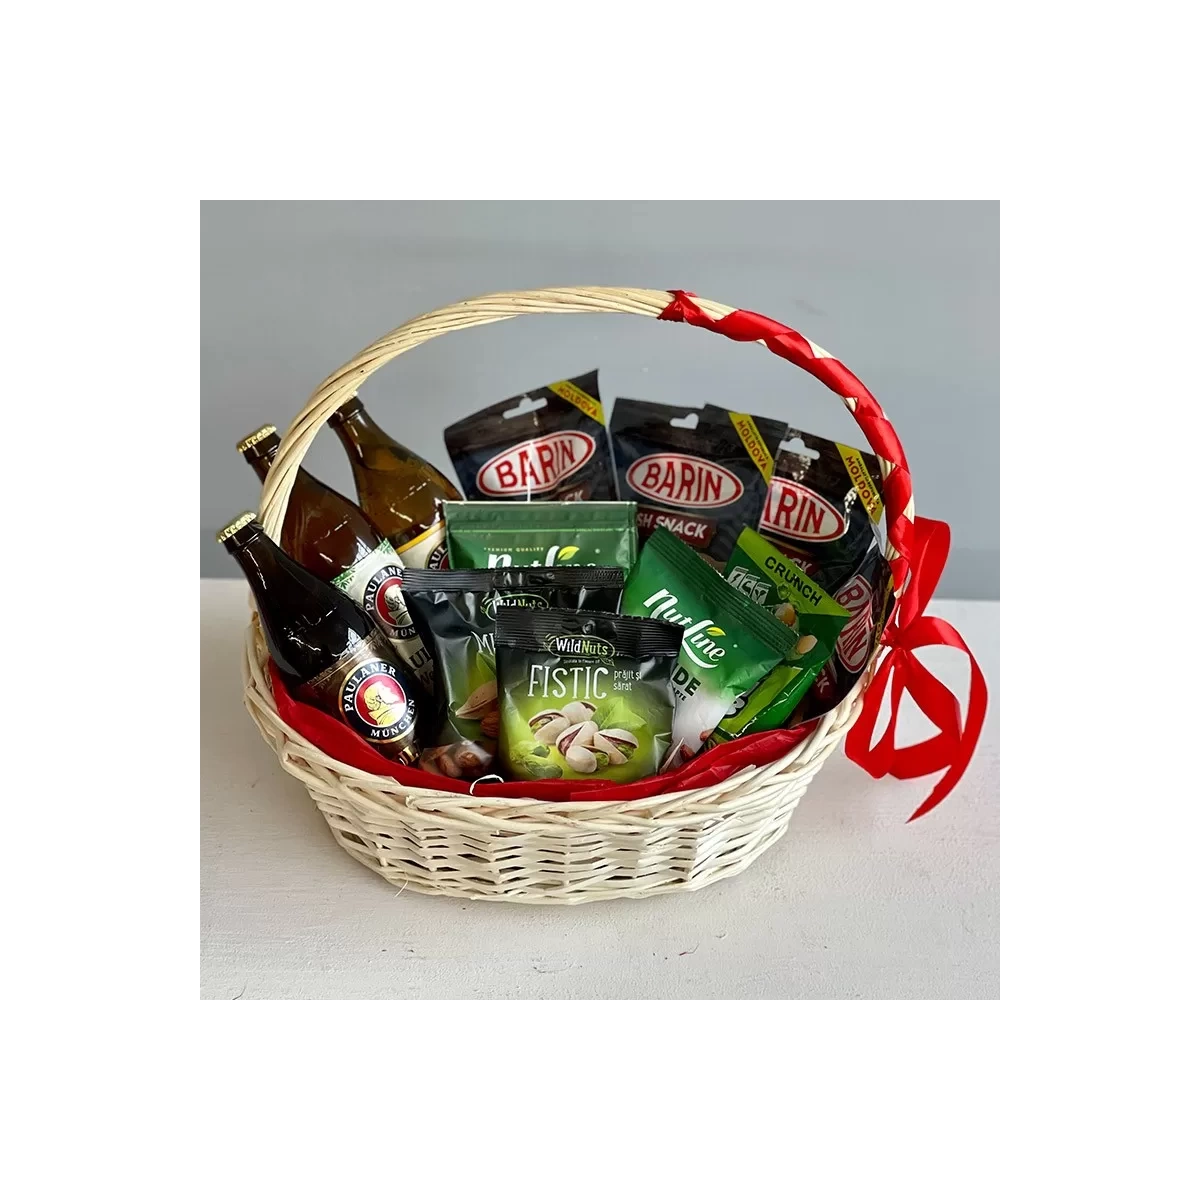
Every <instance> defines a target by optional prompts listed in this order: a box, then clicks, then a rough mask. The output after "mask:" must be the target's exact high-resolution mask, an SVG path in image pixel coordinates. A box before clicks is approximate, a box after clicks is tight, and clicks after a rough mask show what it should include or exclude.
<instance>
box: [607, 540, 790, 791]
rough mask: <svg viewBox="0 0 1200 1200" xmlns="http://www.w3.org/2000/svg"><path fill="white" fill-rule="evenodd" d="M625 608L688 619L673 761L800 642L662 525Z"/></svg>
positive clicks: (629, 586) (633, 577) (691, 751)
mask: <svg viewBox="0 0 1200 1200" xmlns="http://www.w3.org/2000/svg"><path fill="white" fill-rule="evenodd" d="M621 612H622V613H625V614H627V615H629V616H638V617H655V618H657V619H658V620H660V621H673V622H674V623H675V624H677V625H682V626H683V644H682V646H681V647H680V650H679V657H678V658H677V659H676V660H675V672H674V674H673V675H672V676H671V683H672V685H673V686H674V688H675V722H674V732H673V737H672V742H673V744H672V748H671V755H670V758H669V759H668V761H667V764H666V766H667V767H668V768H670V767H673V766H675V765H676V764H677V763H679V762H682V761H684V760H686V759H689V758H691V757H693V756H694V755H695V754H696V752H697V751H698V750H699V749H700V748H701V746H703V745H704V743H705V742H706V741H707V740H708V739H709V738H710V737H711V736H712V733H713V731H714V730H715V729H716V727H717V726H718V725H719V724H720V722H721V719H722V718H723V717H724V716H725V714H726V713H727V712H728V711H729V709H730V707H731V706H732V705H733V703H734V702H735V701H736V700H737V699H738V697H740V696H742V695H744V694H745V693H746V692H748V691H750V689H751V688H753V687H754V686H755V685H756V684H757V683H758V682H759V680H761V679H762V678H763V676H764V675H766V674H767V672H768V671H770V670H771V668H772V667H774V666H775V665H776V664H777V663H778V662H779V660H780V659H781V658H782V657H783V656H784V654H786V653H787V652H788V651H789V650H790V649H791V648H792V647H793V646H794V645H795V643H796V635H795V633H793V631H792V630H791V629H789V628H788V626H786V625H785V624H784V623H783V622H782V621H780V620H778V619H777V618H776V617H775V616H774V615H773V614H772V613H771V612H769V611H768V610H767V609H765V608H761V607H760V606H759V605H757V604H755V602H754V601H753V600H751V599H750V598H749V597H748V596H745V595H743V594H742V593H741V592H739V591H738V590H737V588H735V587H733V586H732V585H731V584H730V583H729V582H728V581H727V580H725V579H723V578H722V577H721V576H720V575H718V574H717V572H716V571H715V570H714V569H713V568H712V567H710V566H709V565H708V563H707V562H705V561H704V559H703V558H701V557H700V555H699V554H697V553H696V551H695V550H692V549H691V548H690V547H688V546H686V545H684V543H683V542H681V541H680V540H679V538H677V537H675V535H674V534H672V533H668V532H667V530H666V529H664V528H662V527H661V526H660V527H659V528H657V529H655V530H654V532H653V533H652V534H651V535H650V537H649V538H648V539H647V541H646V544H645V545H644V546H643V547H642V553H641V555H640V557H639V558H638V561H637V565H636V566H635V567H634V569H633V571H632V573H631V574H630V576H629V580H628V582H627V583H626V585H625V593H624V595H623V596H622V598H621Z"/></svg>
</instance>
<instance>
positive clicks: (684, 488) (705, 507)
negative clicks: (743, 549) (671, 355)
mask: <svg viewBox="0 0 1200 1200" xmlns="http://www.w3.org/2000/svg"><path fill="white" fill-rule="evenodd" d="M690 415H694V416H695V418H696V420H695V424H694V425H692V426H691V427H690V428H683V427H681V425H679V424H677V423H676V422H679V421H688V420H690ZM786 434H787V425H786V424H784V423H783V422H782V421H772V420H768V419H765V418H761V417H752V416H750V415H749V414H747V413H732V412H727V411H726V410H725V409H723V408H718V407H717V406H716V405H712V404H710V405H706V406H705V407H704V408H702V409H698V410H696V409H686V408H676V407H675V406H673V405H670V404H655V403H652V402H650V401H648V400H625V399H618V400H617V402H616V406H615V407H614V408H613V416H612V424H611V426H610V427H609V439H610V441H611V442H612V450H613V460H614V463H615V465H616V471H617V489H618V491H619V492H620V494H621V498H622V499H625V500H636V501H637V503H638V534H639V535H640V536H641V538H642V540H643V541H645V539H646V538H648V537H649V536H650V534H651V533H652V532H653V530H655V529H657V528H658V527H660V526H662V527H664V528H666V529H667V530H669V531H670V532H671V533H673V534H675V535H676V536H677V537H679V538H680V539H681V540H683V541H684V542H686V543H687V544H688V545H689V546H691V547H692V548H693V549H695V550H698V551H700V552H701V553H702V554H704V555H705V556H706V557H708V558H709V559H710V560H712V561H713V562H715V563H724V562H725V560H726V559H727V558H728V557H729V555H730V553H731V552H732V550H733V547H734V543H735V542H736V541H737V536H738V533H739V532H740V531H741V529H742V528H743V527H744V526H746V525H751V526H753V525H755V524H757V522H758V519H759V517H760V515H761V514H762V509H763V503H764V502H765V501H766V498H767V485H768V482H769V481H770V479H771V464H772V463H773V462H774V461H775V454H776V451H777V450H778V449H779V443H780V442H781V441H782V440H783V439H784V437H785V436H786Z"/></svg>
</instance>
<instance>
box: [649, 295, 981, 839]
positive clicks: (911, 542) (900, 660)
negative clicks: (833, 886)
mask: <svg viewBox="0 0 1200 1200" xmlns="http://www.w3.org/2000/svg"><path fill="white" fill-rule="evenodd" d="M671 294H672V295H673V296H674V297H675V299H674V300H673V301H672V302H671V303H670V304H668V305H667V307H666V308H664V309H663V311H662V312H661V313H660V314H659V319H660V320H663V321H686V322H687V323H688V324H689V325H697V326H699V327H700V328H702V329H709V330H712V331H713V332H714V333H721V334H724V335H725V336H726V337H729V338H732V339H733V340H734V341H738V342H755V341H761V342H763V343H764V344H765V345H766V347H767V349H768V350H770V351H771V352H772V353H773V354H778V355H779V356H780V357H781V358H786V359H787V360H788V361H789V362H792V363H795V364H796V366H798V367H801V368H802V369H804V370H805V371H808V372H809V374H811V375H814V376H816V378H818V379H820V380H821V382H822V383H824V384H826V385H827V386H828V387H829V388H831V389H832V390H833V391H835V392H836V393H837V394H838V395H839V396H841V397H842V398H843V399H845V400H847V401H849V404H848V407H850V409H851V411H852V412H853V413H854V419H855V420H856V421H857V422H858V424H859V427H860V428H861V429H862V431H863V433H864V434H865V435H866V438H867V440H868V442H870V445H871V449H872V450H874V451H875V453H876V454H878V455H879V456H880V457H881V458H885V459H887V460H888V461H889V462H891V463H894V464H895V469H894V470H893V471H892V472H891V473H890V474H889V475H888V477H887V479H885V480H884V483H883V493H884V500H885V501H886V504H887V522H888V540H889V542H891V544H892V547H893V549H895V550H896V552H897V555H898V557H896V558H895V559H893V560H892V580H893V582H894V584H895V586H896V589H897V591H898V592H900V599H899V600H898V602H897V605H896V611H895V612H894V613H893V615H892V620H891V622H889V624H888V627H887V629H886V630H885V631H884V634H883V638H882V644H883V646H884V647H885V649H886V657H885V658H884V659H883V661H882V663H881V664H880V667H879V670H878V671H877V672H876V673H875V678H874V679H872V680H871V683H870V684H869V685H868V687H867V690H866V692H865V693H864V695H863V706H862V712H861V713H860V714H859V717H858V720H857V722H855V724H854V726H853V727H852V728H851V730H850V732H849V733H848V734H847V735H846V757H847V758H849V759H850V760H851V762H855V763H857V764H858V765H859V766H860V767H862V768H863V769H864V770H866V771H867V772H868V773H869V774H870V775H871V776H873V777H874V778H875V779H882V778H883V776H884V775H892V776H893V777H894V778H896V779H916V778H918V777H920V776H923V775H932V774H933V773H934V772H936V771H944V772H945V774H944V775H943V776H942V778H941V779H940V780H938V783H937V786H936V787H935V788H934V789H933V791H932V792H930V794H929V796H928V797H926V799H925V801H924V803H922V804H921V806H920V807H919V808H918V809H917V811H916V812H914V813H913V815H912V816H911V817H909V818H908V819H909V820H910V821H915V820H916V819H917V818H918V817H923V816H924V815H925V814H926V813H927V812H929V811H930V810H931V809H933V808H936V807H937V805H939V804H940V803H941V802H942V801H943V800H944V799H945V798H946V796H948V795H949V794H950V792H951V791H952V790H953V788H954V785H955V784H956V783H958V781H959V779H961V778H962V774H963V772H964V771H965V770H966V769H967V764H968V763H969V762H970V761H971V756H972V754H974V753H975V747H976V745H977V744H978V742H979V733H980V730H982V728H983V718H984V714H985V713H986V712H987V685H986V684H985V683H984V680H983V672H982V671H980V669H979V664H978V663H977V662H976V661H975V656H974V655H973V654H972V653H971V651H970V650H969V649H968V648H967V644H966V642H964V641H963V639H962V638H961V637H960V636H959V633H958V631H957V630H956V629H955V628H954V627H953V626H952V625H951V624H950V623H949V622H948V621H943V620H942V619H941V618H940V617H929V616H926V615H925V606H926V605H927V604H928V603H929V600H930V597H931V596H932V595H933V593H934V589H935V588H936V587H937V583H938V580H939V579H940V578H941V575H942V570H943V568H944V567H945V565H946V559H947V557H948V556H949V553H950V526H949V525H947V524H945V522H943V521H931V520H929V519H927V518H925V517H917V518H916V519H915V520H914V521H909V520H908V519H907V518H906V517H905V516H904V509H905V507H906V506H907V505H908V503H909V501H910V500H911V499H912V476H911V475H910V474H909V470H908V462H907V460H906V458H905V455H904V448H903V447H902V446H901V445H900V439H899V438H898V437H897V436H896V431H895V430H894V429H893V428H892V426H891V423H890V422H889V421H888V419H887V417H886V416H884V413H883V409H882V408H880V406H879V403H878V401H876V400H875V398H874V397H873V396H872V395H871V393H870V392H869V391H867V389H866V387H865V386H864V385H863V383H862V381H861V380H859V379H858V378H857V377H856V376H854V375H853V374H852V373H851V372H850V371H849V370H847V369H846V367H845V366H843V365H842V364H841V363H840V362H838V360H837V359H835V358H831V357H829V355H828V354H826V353H825V351H823V350H820V349H819V347H814V346H813V343H811V342H810V341H809V340H808V339H807V338H805V337H803V336H802V335H801V334H799V333H797V332H796V331H795V330H794V329H789V328H788V327H787V326H786V325H780V324H779V322H778V321H772V320H771V319H770V318H769V317H764V316H762V315H760V314H759V313H752V312H746V311H745V310H742V309H739V310H737V311H736V312H732V313H730V314H729V315H728V316H725V317H722V318H721V319H720V320H713V319H712V318H711V317H709V316H708V315H707V314H706V313H705V312H704V310H703V309H701V308H700V307H699V305H697V304H696V303H695V302H694V301H693V300H692V299H691V293H689V292H672V293H671ZM905 578H907V579H908V587H907V588H904V589H903V591H901V590H900V589H901V585H902V584H903V583H904V580H905ZM922 646H952V647H954V649H956V650H961V651H962V652H963V653H964V654H966V656H967V657H968V658H969V659H970V660H971V688H970V694H969V697H968V701H967V719H966V721H965V723H964V722H963V720H962V716H961V713H960V711H959V707H958V700H957V699H956V698H955V696H954V693H953V692H951V691H950V689H949V688H948V687H946V685H945V684H944V683H942V682H941V680H939V679H937V678H936V677H935V676H934V675H933V674H932V673H931V672H930V671H929V670H928V669H927V668H926V667H925V666H924V665H923V664H922V663H921V662H920V661H919V660H918V659H917V656H916V654H915V653H914V652H915V651H916V650H918V649H920V648H921V647H922ZM889 680H890V681H892V710H891V716H890V718H889V720H888V724H887V727H886V729H884V731H883V735H882V736H881V737H880V739H879V741H878V742H877V743H876V744H875V745H874V746H872V745H871V734H872V733H873V732H874V729H875V721H876V718H877V717H878V716H879V710H880V708H881V707H882V706H883V698H884V696H885V695H886V694H887V690H888V682H889ZM905 692H907V693H908V694H909V695H910V696H912V698H913V700H914V701H915V702H916V705H917V707H918V708H919V709H920V710H921V711H922V712H923V713H924V714H925V715H926V717H928V718H929V720H930V721H932V722H933V724H934V725H935V726H936V727H937V729H938V733H937V734H935V735H934V736H933V737H930V738H926V739H925V741H923V742H918V743H917V744H916V745H914V746H903V747H898V746H897V745H896V717H897V714H898V713H899V711H900V701H901V699H902V697H903V696H904V693H905Z"/></svg>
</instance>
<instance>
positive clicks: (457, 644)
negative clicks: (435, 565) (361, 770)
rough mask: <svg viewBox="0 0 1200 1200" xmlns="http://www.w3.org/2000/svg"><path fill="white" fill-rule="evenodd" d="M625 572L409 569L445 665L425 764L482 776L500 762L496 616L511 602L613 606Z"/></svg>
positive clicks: (426, 738) (422, 621) (414, 598)
mask: <svg viewBox="0 0 1200 1200" xmlns="http://www.w3.org/2000/svg"><path fill="white" fill-rule="evenodd" d="M622 583H623V578H622V575H621V572H620V571H619V570H617V569H615V568H609V567H549V568H542V569H529V568H511V569H504V570H496V571H442V570H416V571H405V572H404V597H405V599H406V600H407V602H408V609H409V613H410V614H411V615H412V618H413V621H414V623H415V624H416V626H417V629H418V631H419V632H420V634H421V636H422V637H423V638H424V639H425V644H426V645H427V646H430V647H431V648H432V649H433V650H434V655H435V657H436V659H437V664H438V675H437V684H438V688H437V702H436V704H434V705H429V706H427V707H428V708H429V709H430V716H429V720H428V723H427V724H425V725H424V726H423V728H422V730H421V741H422V744H423V745H424V746H425V747H426V749H425V750H424V751H423V752H422V754H421V759H420V766H421V767H422V769H423V770H426V771H430V772H431V773H433V774H435V775H448V776H450V777H451V778H454V779H478V778H479V776H481V775H486V774H489V773H490V772H491V771H492V770H493V769H494V768H493V766H492V760H493V758H494V757H495V752H496V738H497V734H498V733H499V730H500V711H499V707H500V706H499V701H498V699H497V687H496V644H495V635H496V614H497V613H498V612H500V611H502V610H503V609H504V608H507V607H514V608H529V609H549V608H566V609H570V610H572V611H575V610H578V609H588V610H592V611H596V612H613V611H614V610H615V609H616V607H617V605H618V604H619V603H620V599H621V585H622Z"/></svg>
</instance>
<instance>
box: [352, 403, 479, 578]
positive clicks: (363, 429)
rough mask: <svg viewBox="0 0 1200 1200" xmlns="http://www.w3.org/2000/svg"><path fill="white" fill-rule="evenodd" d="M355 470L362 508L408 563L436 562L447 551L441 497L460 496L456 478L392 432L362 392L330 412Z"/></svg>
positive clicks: (433, 564)
mask: <svg viewBox="0 0 1200 1200" xmlns="http://www.w3.org/2000/svg"><path fill="white" fill-rule="evenodd" d="M329 424H330V426H331V427H332V428H333V430H334V431H335V432H336V433H337V435H338V437H339V438H341V440H342V445H343V446H345V448H346V453H347V455H349V457H350V467H351V469H352V470H353V471H354V486H355V487H356V488H357V489H358V502H359V504H361V505H362V508H363V511H364V512H365V513H366V514H367V516H368V517H370V518H371V520H372V521H374V522H375V524H376V525H378V526H379V528H380V529H381V530H383V535H384V537H386V538H387V539H388V541H390V542H391V543H392V545H393V546H394V547H395V548H396V553H397V554H399V555H400V559H401V561H402V562H403V563H404V565H405V566H406V567H430V568H437V567H440V566H442V565H443V560H444V559H445V557H446V544H445V543H446V525H445V522H444V521H443V520H442V514H441V509H440V507H439V505H440V502H441V501H443V500H461V499H462V497H461V496H460V495H459V494H458V491H457V489H456V488H455V487H454V484H452V483H451V482H450V480H448V479H447V478H446V477H445V475H443V474H442V473H441V471H439V470H438V469H437V468H436V467H433V466H430V464H429V463H427V462H426V461H425V460H424V459H423V458H421V456H420V455H418V454H414V453H413V452H412V451H411V450H409V449H408V447H407V446H402V445H400V443H399V442H397V441H396V440H395V439H394V438H391V437H389V436H388V435H387V434H386V433H384V431H383V430H382V429H380V428H379V426H378V425H376V424H375V422H374V421H372V420H371V418H370V417H369V416H368V415H367V411H366V409H364V408H363V406H362V401H361V400H359V398H358V397H357V396H354V397H352V398H351V399H349V400H347V401H346V403H345V404H343V405H342V407H341V408H339V409H338V410H337V412H336V413H334V414H333V416H332V417H330V418H329Z"/></svg>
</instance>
